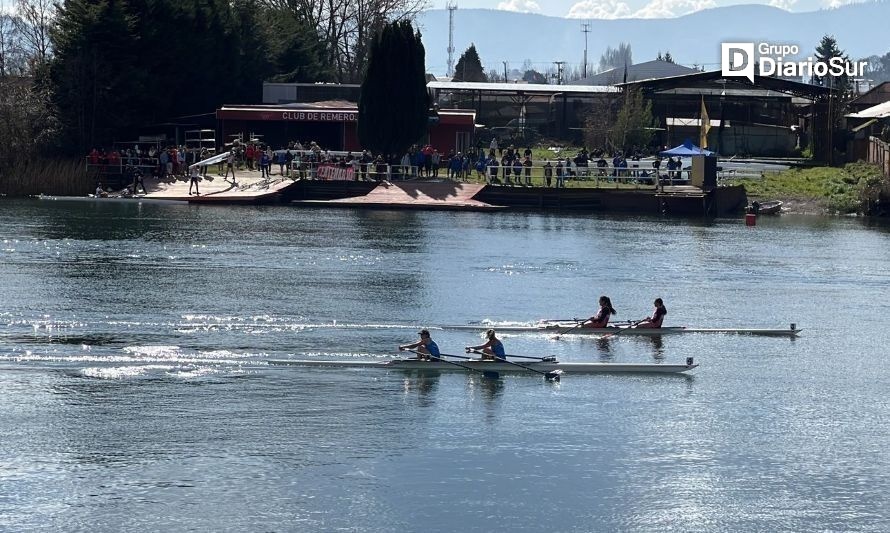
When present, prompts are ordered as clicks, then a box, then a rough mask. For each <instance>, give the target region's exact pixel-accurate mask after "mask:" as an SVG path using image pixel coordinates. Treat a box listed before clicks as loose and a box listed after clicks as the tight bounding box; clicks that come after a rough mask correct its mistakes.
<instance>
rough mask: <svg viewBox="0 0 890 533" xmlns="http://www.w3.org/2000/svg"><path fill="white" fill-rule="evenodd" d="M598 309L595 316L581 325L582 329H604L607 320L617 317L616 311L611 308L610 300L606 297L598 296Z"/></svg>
mask: <svg viewBox="0 0 890 533" xmlns="http://www.w3.org/2000/svg"><path fill="white" fill-rule="evenodd" d="M599 303H600V308H599V310H598V311H597V312H596V314H595V315H593V316H592V317H590V318H588V319H587V320H585V321H584V322H582V323H581V327H582V328H604V327H606V326H608V325H609V318H610V317H611V316H612V315H617V314H618V311H615V308H614V307H612V300H610V299H609V297H608V296H600V300H599Z"/></svg>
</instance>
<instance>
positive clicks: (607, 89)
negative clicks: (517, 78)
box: [426, 81, 618, 94]
mask: <svg viewBox="0 0 890 533" xmlns="http://www.w3.org/2000/svg"><path fill="white" fill-rule="evenodd" d="M426 86H427V88H429V89H437V90H446V91H447V90H452V91H490V92H505V93H507V92H509V93H544V94H556V93H574V94H597V93H616V92H618V88H617V87H611V86H606V85H547V84H544V83H483V82H476V81H431V82H429V83H427V84H426Z"/></svg>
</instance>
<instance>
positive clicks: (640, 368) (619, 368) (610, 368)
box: [268, 357, 698, 374]
mask: <svg viewBox="0 0 890 533" xmlns="http://www.w3.org/2000/svg"><path fill="white" fill-rule="evenodd" d="M268 363H269V364H270V365H289V366H300V367H313V368H350V369H377V370H411V371H435V372H439V371H458V372H460V371H463V372H467V371H478V372H499V373H500V372H502V373H510V374H534V373H547V372H554V371H562V372H563V373H566V374H601V373H644V374H676V373H681V372H686V371H689V370H692V369H693V368H695V367H697V366H698V364H697V363H695V362H693V360H692V358H691V357H690V358H688V359H687V360H686V364H679V365H677V364H667V363H582V362H578V363H576V362H570V363H560V362H558V361H536V362H532V363H522V366H517V365H513V364H510V363H504V362H498V361H482V360H479V359H471V360H462V361H460V363H459V364H453V363H452V362H449V361H444V360H443V361H421V360H418V359H389V360H387V361H321V360H311V359H310V360H306V359H269V360H268Z"/></svg>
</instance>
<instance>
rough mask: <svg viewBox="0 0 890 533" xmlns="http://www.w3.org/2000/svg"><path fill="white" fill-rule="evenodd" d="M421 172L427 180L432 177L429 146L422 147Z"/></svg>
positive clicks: (431, 149)
mask: <svg viewBox="0 0 890 533" xmlns="http://www.w3.org/2000/svg"><path fill="white" fill-rule="evenodd" d="M423 171H424V173H425V174H426V177H428V178H429V177H430V176H432V175H433V147H432V146H430V145H426V146H424V147H423Z"/></svg>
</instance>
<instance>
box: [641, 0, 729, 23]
mask: <svg viewBox="0 0 890 533" xmlns="http://www.w3.org/2000/svg"><path fill="white" fill-rule="evenodd" d="M712 7H717V4H716V3H715V2H714V0H652V1H651V2H649V3H648V4H646V5H645V6H643V8H642V9H640V10H639V11H637V12H636V13H634V14H633V15H632V17H633V18H640V19H657V18H673V17H681V16H683V15H688V14H689V13H695V12H696V11H701V10H702V9H709V8H712Z"/></svg>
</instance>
